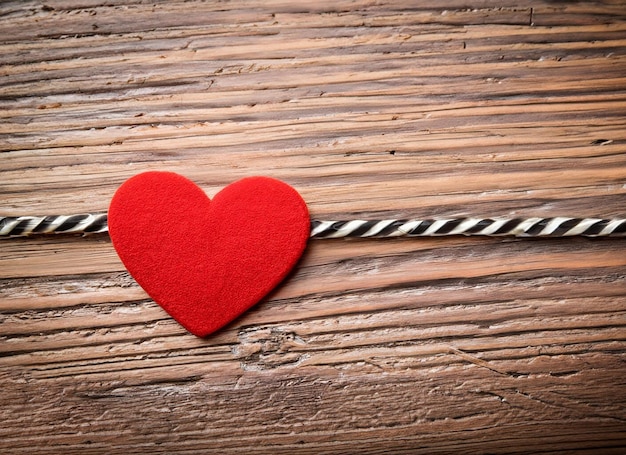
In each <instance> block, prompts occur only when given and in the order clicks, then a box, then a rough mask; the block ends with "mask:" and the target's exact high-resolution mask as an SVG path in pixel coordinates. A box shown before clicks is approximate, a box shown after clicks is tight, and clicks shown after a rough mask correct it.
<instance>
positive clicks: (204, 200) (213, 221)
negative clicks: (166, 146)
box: [108, 172, 310, 337]
mask: <svg viewBox="0 0 626 455" xmlns="http://www.w3.org/2000/svg"><path fill="white" fill-rule="evenodd" d="M108 224H109V234H110V236H111V240H112V241H113V246H114V247H115V249H116V250H117V253H118V255H119V256H120V258H121V259H122V262H123V263H124V265H125V266H126V268H127V269H128V271H129V272H130V274H131V275H132V276H133V277H134V278H135V280H136V281H137V283H139V285H140V286H141V287H142V288H144V289H145V291H146V292H147V293H148V294H149V295H150V297H152V299H154V300H155V301H156V302H157V303H158V304H159V305H161V306H162V307H163V308H164V309H165V311H167V312H168V313H169V314H170V315H171V316H172V317H173V318H174V319H176V320H177V321H178V322H179V323H180V324H182V325H183V326H184V327H185V328H186V329H187V330H189V331H190V332H191V333H193V334H194V335H197V336H199V337H204V336H207V335H209V334H210V333H212V332H214V331H215V330H217V329H219V328H220V327H223V326H224V325H226V324H228V323H229V322H230V321H232V320H234V319H235V318H236V317H237V316H239V315H240V314H241V313H243V312H244V311H246V310H247V309H248V308H250V307H251V306H253V305H254V304H255V303H257V302H258V301H259V300H261V299H262V298H263V297H264V296H265V295H267V294H268V293H269V292H270V291H271V290H272V289H274V287H276V286H277V285H278V284H279V283H280V282H281V281H282V280H283V279H284V278H285V276H286V275H287V274H288V273H289V271H290V270H291V269H292V268H293V267H294V266H295V264H296V262H297V261H298V259H299V258H300V256H301V255H302V253H303V251H304V248H305V247H306V242H307V240H308V238H309V231H310V221H309V212H308V210H307V207H306V203H305V202H304V201H303V200H302V198H301V197H300V195H299V194H298V193H297V192H296V191H295V190H294V189H293V188H291V187H290V186H289V185H287V184H285V183H283V182H280V181H278V180H274V179H271V178H267V177H250V178H245V179H243V180H239V181H238V182H235V183H233V184H231V185H229V186H227V187H226V188H224V189H223V190H222V191H220V192H219V193H217V194H216V195H215V197H214V198H213V201H211V200H210V199H209V198H208V197H207V195H206V194H205V193H204V192H203V191H202V190H201V189H200V188H199V187H198V186H196V185H195V184H194V183H193V182H191V181H190V180H187V179H186V178H184V177H182V176H180V175H178V174H174V173H172V172H146V173H143V174H139V175H136V176H135V177H132V178H130V179H129V180H127V181H126V182H125V183H124V184H122V186H121V187H120V188H119V189H118V190H117V192H116V193H115V195H114V196H113V199H112V200H111V205H110V207H109V217H108Z"/></svg>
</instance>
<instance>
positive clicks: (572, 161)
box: [0, 0, 626, 455]
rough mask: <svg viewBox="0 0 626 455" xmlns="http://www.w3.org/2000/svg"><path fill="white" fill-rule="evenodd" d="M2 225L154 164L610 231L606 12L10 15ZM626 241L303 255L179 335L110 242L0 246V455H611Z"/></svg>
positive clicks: (128, 7)
mask: <svg viewBox="0 0 626 455" xmlns="http://www.w3.org/2000/svg"><path fill="white" fill-rule="evenodd" d="M0 38H1V39H0V76H1V77H0V152H1V153H2V157H1V159H0V211H1V214H2V215H45V214H71V213H83V212H102V211H106V208H107V205H108V202H109V200H110V198H111V196H112V194H113V192H114V191H115V189H116V188H117V186H118V185H119V184H121V183H122V182H123V181H124V180H125V179H126V178H128V177H130V176H132V175H134V174H136V173H138V172H141V171H145V170H150V169H164V170H171V171H175V172H179V173H181V174H184V175H185V176H187V177H189V178H191V179H193V180H194V181H196V182H197V183H198V184H199V185H200V186H201V187H202V188H203V189H205V191H206V192H207V193H208V194H209V195H213V194H215V193H216V192H217V191H219V189H220V188H222V187H223V186H225V185H227V184H228V183H230V182H232V181H234V180H236V179H238V178H241V177H244V176H249V175H268V176H272V177H276V178H280V179H283V180H284V181H286V182H288V183H289V184H291V185H293V186H294V187H296V188H297V189H298V191H300V193H301V194H302V195H303V197H304V198H305V200H306V201H307V203H308V205H309V208H310V211H311V214H312V215H313V216H314V217H317V218H322V219H333V218H337V219H350V218H353V217H356V218H363V219H366V218H379V217H391V218H411V217H415V218H420V217H433V216H476V217H482V216H485V217H487V216H560V215H573V216H581V217H587V216H590V217H591V216H598V217H614V216H621V217H624V216H626V137H625V136H624V131H626V8H625V5H624V3H623V1H619V0H615V1H610V0H607V1H599V2H591V1H587V2H585V1H581V2H562V1H547V0H544V1H537V2H532V3H528V4H521V5H520V3H519V2H513V1H508V0H505V1H503V2H492V1H476V2H472V5H471V7H468V4H467V2H461V1H456V0H451V1H448V2H445V7H444V6H441V5H440V3H439V2H429V1H419V2H418V1H415V2H410V1H400V0H395V1H393V0H389V1H387V0H385V1H376V2H374V1H367V0H363V1H362V0H359V1H348V0H334V1H332V2H331V1H326V0H319V1H317V2H297V1H296V2H294V1H289V2H287V1H280V0H270V1H265V0H264V1H242V0H233V1H229V2H217V1H215V2H211V1H210V2H204V1H200V0H191V1H167V2H166V1H152V2H144V1H139V0H107V1H106V2H104V1H102V0H81V1H76V0H58V1H49V2H46V3H42V2H38V1H5V2H2V3H0ZM625 242H626V240H624V239H604V240H599V239H598V240H593V239H562V240H554V239H536V240H522V241H520V240H510V239H488V238H487V239H477V238H454V237H453V238H438V239H413V240H411V239H401V240H315V241H311V242H310V244H309V247H308V248H307V251H306V253H305V256H304V258H303V259H302V261H301V263H300V264H299V265H298V266H297V268H296V269H295V270H294V272H293V273H292V275H291V276H290V277H289V278H288V279H287V280H286V281H285V282H284V283H283V284H282V285H281V286H280V287H279V288H278V289H276V290H275V291H274V292H273V293H272V294H271V295H270V296H268V297H267V298H266V299H265V300H264V301H263V302H261V303H260V304H259V305H257V306H256V307H255V308H254V309H253V310H252V311H250V312H248V313H247V314H245V315H244V316H242V317H241V318H239V319H238V320H237V321H235V322H234V323H232V324H231V325H230V326H229V327H227V328H226V329H224V330H222V331H220V332H219V333H217V334H215V335H213V336H211V337H209V338H208V339H205V340H202V339H197V338H195V337H193V336H192V335H189V334H187V333H186V332H185V330H184V329H182V328H181V327H180V326H179V325H178V324H176V323H175V322H174V321H172V320H171V319H170V318H169V317H167V315H166V314H165V313H164V312H163V311H162V310H161V309H160V307H159V306H158V305H156V304H155V303H154V302H153V301H152V300H150V299H149V298H148V297H147V295H146V294H145V293H144V292H143V291H142V290H141V288H139V287H138V285H137V284H136V283H135V282H134V280H133V279H132V278H131V277H130V276H129V275H128V273H127V272H126V271H125V270H124V268H123V266H122V264H121V263H120V261H119V259H118V258H117V256H116V254H115V252H114V250H113V248H112V246H111V244H110V241H109V239H108V237H107V236H103V235H95V236H92V237H88V238H80V237H72V236H55V237H50V238H43V239H11V240H3V241H2V242H0V249H1V252H2V254H1V255H0V351H1V354H0V355H1V356H0V381H1V382H0V384H2V395H1V397H0V419H1V421H2V425H0V450H1V451H2V452H3V453H7V454H22V453H23V454H26V453H28V454H32V455H34V454H47V453H67V454H70V453H71V454H96V453H107V454H128V453H177V454H191V453H203V454H205V453H220V454H222V453H250V452H252V453H259V454H264V453H267V454H279V453H289V454H294V453H302V454H304V453H316V454H325V453H328V454H331V453H332V454H337V453H364V454H368V453H371V454H374V453H407V454H408V453H411V454H414V453H429V454H432V453H511V454H514V453H529V452H536V453H537V452H543V453H574V452H575V453H594V454H596V453H623V451H624V450H625V448H626V424H625V422H626V387H625V386H626V383H625V380H624V372H625V367H624V362H625V360H626V285H625V276H626V255H625V254H624V247H625V246H626V243H625Z"/></svg>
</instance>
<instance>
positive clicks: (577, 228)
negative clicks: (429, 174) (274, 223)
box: [311, 217, 626, 239]
mask: <svg viewBox="0 0 626 455" xmlns="http://www.w3.org/2000/svg"><path fill="white" fill-rule="evenodd" d="M311 228H312V229H311V237H312V238H324V239H329V238H341V237H433V236H443V235H486V236H515V237H568V236H575V235H579V236H587V237H606V236H625V235H626V219H599V218H565V217H555V218H452V219H426V220H379V221H362V220H351V221H316V220H314V221H312V223H311Z"/></svg>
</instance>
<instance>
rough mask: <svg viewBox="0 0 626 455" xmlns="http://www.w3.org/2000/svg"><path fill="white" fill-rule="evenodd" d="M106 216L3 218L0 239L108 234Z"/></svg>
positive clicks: (104, 214) (98, 214) (0, 225)
mask: <svg viewBox="0 0 626 455" xmlns="http://www.w3.org/2000/svg"><path fill="white" fill-rule="evenodd" d="M108 230H109V227H108V226H107V214H106V213H97V214H94V215H89V214H86V215H51V216H4V217H0V237H25V236H29V235H35V234H97V233H100V232H108Z"/></svg>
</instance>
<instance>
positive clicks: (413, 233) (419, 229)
mask: <svg viewBox="0 0 626 455" xmlns="http://www.w3.org/2000/svg"><path fill="white" fill-rule="evenodd" d="M104 232H108V226H107V214H106V213H97V214H85V215H69V216H68V215H57V216H40V217H37V216H19V217H11V216H5V217H0V237H25V236H30V235H37V234H83V235H87V234H97V233H104ZM443 235H486V236H515V237H569V236H586V237H607V236H613V237H618V236H626V219H601V218H565V217H555V218H452V219H426V220H374V221H364V220H350V221H320V220H312V221H311V238H314V239H336V238H342V237H362V238H368V237H376V238H381V237H427V236H443Z"/></svg>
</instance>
